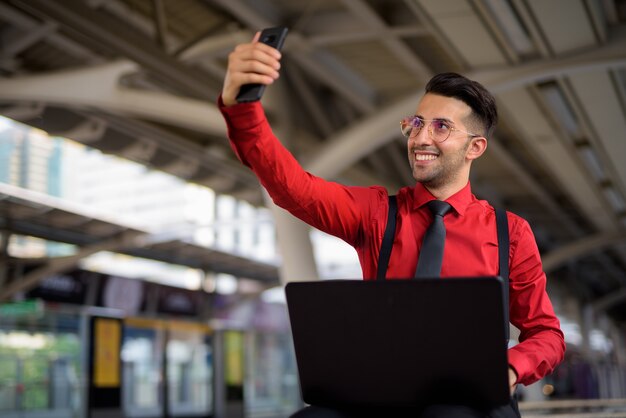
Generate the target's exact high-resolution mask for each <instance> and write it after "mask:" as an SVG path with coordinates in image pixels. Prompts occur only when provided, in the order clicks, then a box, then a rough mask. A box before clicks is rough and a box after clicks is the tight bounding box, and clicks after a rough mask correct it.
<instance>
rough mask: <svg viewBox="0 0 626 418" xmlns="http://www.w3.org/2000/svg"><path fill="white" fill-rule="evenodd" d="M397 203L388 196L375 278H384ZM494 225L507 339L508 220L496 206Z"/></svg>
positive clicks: (391, 244)
mask: <svg viewBox="0 0 626 418" xmlns="http://www.w3.org/2000/svg"><path fill="white" fill-rule="evenodd" d="M397 212H398V203H397V200H396V196H389V213H388V214H387V226H386V228H385V234H384V235H383V242H382V245H381V248H380V254H379V255H378V270H377V272H376V280H385V276H386V275H387V267H388V265H389V257H391V249H392V247H393V239H394V237H395V235H396V214H397ZM496 227H497V230H498V269H499V275H500V277H501V278H502V283H503V286H502V297H503V299H502V300H503V301H504V320H505V321H504V324H505V325H504V327H505V333H506V339H507V341H508V339H509V222H508V219H507V217H506V211H505V210H504V209H500V208H496Z"/></svg>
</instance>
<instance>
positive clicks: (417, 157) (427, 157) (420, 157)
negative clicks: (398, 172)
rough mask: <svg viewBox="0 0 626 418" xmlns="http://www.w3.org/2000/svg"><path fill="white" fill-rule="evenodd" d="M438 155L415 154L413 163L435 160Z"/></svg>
mask: <svg viewBox="0 0 626 418" xmlns="http://www.w3.org/2000/svg"><path fill="white" fill-rule="evenodd" d="M437 157H438V155H433V154H415V161H432V160H436V159H437Z"/></svg>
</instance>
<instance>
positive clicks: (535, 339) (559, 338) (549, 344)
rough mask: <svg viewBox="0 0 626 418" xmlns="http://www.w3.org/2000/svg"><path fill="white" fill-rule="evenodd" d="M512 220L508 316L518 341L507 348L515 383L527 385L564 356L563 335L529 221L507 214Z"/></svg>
mask: <svg viewBox="0 0 626 418" xmlns="http://www.w3.org/2000/svg"><path fill="white" fill-rule="evenodd" d="M509 222H510V223H511V224H512V226H511V228H510V233H511V239H510V241H511V254H510V257H511V260H510V266H511V269H510V275H509V277H510V284H509V290H510V301H509V306H510V320H511V323H512V324H513V325H515V326H516V327H517V328H518V329H519V330H520V337H519V340H520V343H519V344H517V345H516V346H514V347H512V348H510V349H509V353H508V355H509V364H510V366H511V367H512V368H513V369H514V370H515V371H516V372H517V375H518V380H517V382H518V383H522V384H524V385H529V384H531V383H534V382H536V381H537V380H539V379H541V378H542V377H544V376H545V375H547V374H549V373H551V372H552V371H553V370H554V368H555V367H556V366H557V365H558V364H559V363H560V362H561V361H562V360H563V356H564V354H565V339H564V337H563V332H562V331H561V328H560V323H559V320H558V318H557V317H556V315H555V313H554V309H553V307H552V303H551V302H550V299H549V298H548V294H547V292H546V274H545V273H544V272H543V268H542V265H541V258H540V255H539V250H538V248H537V244H536V242H535V237H534V235H533V233H532V230H531V229H530V226H529V225H528V222H526V221H525V220H523V219H521V218H518V217H516V216H514V215H511V214H509Z"/></svg>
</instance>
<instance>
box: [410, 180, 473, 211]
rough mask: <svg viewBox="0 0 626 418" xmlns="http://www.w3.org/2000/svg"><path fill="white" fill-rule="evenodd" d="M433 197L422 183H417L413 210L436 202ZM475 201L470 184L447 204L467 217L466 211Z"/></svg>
mask: <svg viewBox="0 0 626 418" xmlns="http://www.w3.org/2000/svg"><path fill="white" fill-rule="evenodd" d="M435 199H436V197H435V196H433V195H432V194H431V193H430V192H429V191H428V190H427V189H426V187H424V185H423V184H422V183H417V184H416V185H415V188H414V189H413V209H414V210H415V209H419V208H420V207H422V206H424V205H425V204H426V203H428V202H430V201H431V200H435ZM472 201H473V195H472V187H471V185H470V183H469V182H467V184H466V185H465V187H463V188H462V189H461V190H459V191H458V192H456V193H455V194H453V195H452V196H450V197H449V198H448V199H446V202H448V203H449V204H450V206H452V208H453V209H454V211H455V212H456V213H458V214H459V215H460V216H463V215H465V211H466V210H467V207H468V206H469V204H470V203H472Z"/></svg>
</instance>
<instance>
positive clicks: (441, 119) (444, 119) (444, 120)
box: [415, 115, 454, 125]
mask: <svg viewBox="0 0 626 418" xmlns="http://www.w3.org/2000/svg"><path fill="white" fill-rule="evenodd" d="M415 117H418V118H420V119H421V120H440V121H442V122H448V123H450V124H452V125H454V121H453V120H452V119H448V118H434V119H426V118H425V117H424V116H422V115H415Z"/></svg>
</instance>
